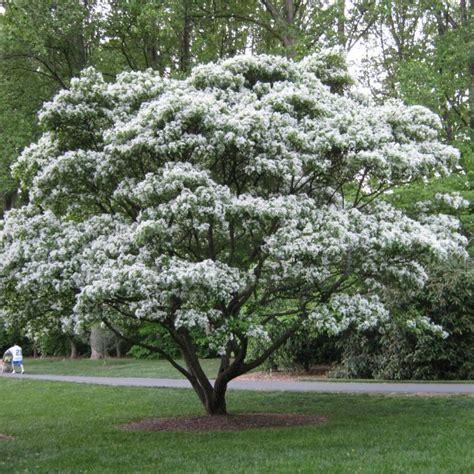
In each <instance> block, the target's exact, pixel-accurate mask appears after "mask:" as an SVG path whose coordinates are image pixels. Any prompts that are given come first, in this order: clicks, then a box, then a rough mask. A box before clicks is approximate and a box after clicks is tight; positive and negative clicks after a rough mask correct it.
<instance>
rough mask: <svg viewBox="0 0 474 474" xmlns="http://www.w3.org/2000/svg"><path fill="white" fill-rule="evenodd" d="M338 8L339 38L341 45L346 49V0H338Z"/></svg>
mask: <svg viewBox="0 0 474 474" xmlns="http://www.w3.org/2000/svg"><path fill="white" fill-rule="evenodd" d="M337 9H338V16H337V39H338V43H339V45H340V46H342V47H343V48H344V49H346V43H347V38H346V0H338V1H337Z"/></svg>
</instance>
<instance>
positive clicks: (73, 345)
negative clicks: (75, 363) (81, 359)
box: [69, 337, 77, 359]
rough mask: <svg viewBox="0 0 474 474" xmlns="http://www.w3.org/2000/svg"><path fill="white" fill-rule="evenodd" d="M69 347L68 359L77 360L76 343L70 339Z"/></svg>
mask: <svg viewBox="0 0 474 474" xmlns="http://www.w3.org/2000/svg"><path fill="white" fill-rule="evenodd" d="M69 345H70V348H71V352H70V354H69V358H70V359H77V345H76V341H74V339H73V338H72V337H70V338H69Z"/></svg>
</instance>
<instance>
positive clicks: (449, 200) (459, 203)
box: [435, 193, 471, 210]
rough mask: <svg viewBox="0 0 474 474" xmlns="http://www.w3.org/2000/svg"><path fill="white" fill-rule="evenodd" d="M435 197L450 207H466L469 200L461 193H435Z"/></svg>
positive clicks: (468, 204)
mask: <svg viewBox="0 0 474 474" xmlns="http://www.w3.org/2000/svg"><path fill="white" fill-rule="evenodd" d="M435 199H436V200H437V201H439V202H441V203H443V204H445V205H447V206H448V207H451V208H452V209H456V210H457V209H467V208H468V207H469V206H470V204H471V203H470V202H469V201H468V200H467V199H464V198H463V197H462V196H461V193H436V194H435Z"/></svg>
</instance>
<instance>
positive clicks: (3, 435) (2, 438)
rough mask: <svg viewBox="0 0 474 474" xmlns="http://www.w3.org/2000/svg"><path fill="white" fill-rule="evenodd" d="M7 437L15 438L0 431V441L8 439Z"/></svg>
mask: <svg viewBox="0 0 474 474" xmlns="http://www.w3.org/2000/svg"><path fill="white" fill-rule="evenodd" d="M9 439H15V438H14V437H13V436H8V435H5V434H2V433H0V441H8V440H9Z"/></svg>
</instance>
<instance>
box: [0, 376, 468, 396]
mask: <svg viewBox="0 0 474 474" xmlns="http://www.w3.org/2000/svg"><path fill="white" fill-rule="evenodd" d="M0 377H8V378H13V379H15V380H25V379H26V380H49V381H56V382H74V383H85V384H95V385H112V386H122V387H162V388H191V384H190V383H189V382H188V381H187V380H183V379H153V378H135V377H133V378H123V377H86V376H76V375H34V374H23V375H21V374H0ZM211 382H212V381H211ZM229 389H233V390H252V391H265V392H273V391H282V392H327V393H389V394H396V393H399V394H416V395H439V394H446V395H461V394H464V395H474V384H468V383H466V384H461V383H390V382H387V383H381V382H319V381H317V382H300V381H287V380H285V381H277V380H271V381H270V380H232V381H231V382H230V383H229Z"/></svg>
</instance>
